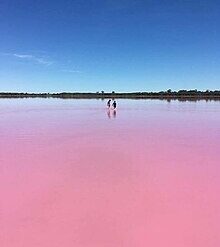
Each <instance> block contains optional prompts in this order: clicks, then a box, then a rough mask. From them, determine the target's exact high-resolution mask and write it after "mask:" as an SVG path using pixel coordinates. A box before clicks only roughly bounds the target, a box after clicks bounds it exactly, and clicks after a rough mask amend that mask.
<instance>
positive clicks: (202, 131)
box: [0, 99, 220, 247]
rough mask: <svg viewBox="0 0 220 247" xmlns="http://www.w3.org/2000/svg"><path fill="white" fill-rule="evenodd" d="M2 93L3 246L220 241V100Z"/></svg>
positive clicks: (211, 244)
mask: <svg viewBox="0 0 220 247" xmlns="http://www.w3.org/2000/svg"><path fill="white" fill-rule="evenodd" d="M118 104H119V108H118V109H117V112H116V113H114V112H113V111H110V112H108V111H107V109H106V108H105V105H106V101H101V100H61V99H60V100H59V99H58V100H57V99H56V100H54V99H49V100H48V99H16V100H14V99H11V100H6V99H4V100H0V195H1V202H0V229H1V231H0V245H1V247H38V246H39V247H61V246H62V247H146V246H152V247H164V246H168V247H217V246H220V235H219V231H220V210H219V209H220V196H219V195H220V102H205V101H200V102H178V101H171V102H167V101H158V100H153V101H151V100H119V101H118Z"/></svg>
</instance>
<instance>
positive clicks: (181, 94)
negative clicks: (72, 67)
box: [0, 89, 220, 100]
mask: <svg viewBox="0 0 220 247" xmlns="http://www.w3.org/2000/svg"><path fill="white" fill-rule="evenodd" d="M0 98H62V99H71V98H102V99H104V98H134V99H143V98H146V99H148V98H149V99H216V100H219V99H220V90H214V91H211V90H206V91H199V90H196V89H194V90H179V91H172V90H171V89H168V90H167V91H160V92H132V93H117V92H115V91H112V92H111V93H106V92H104V91H101V92H96V93H80V92H62V93H13V92H0Z"/></svg>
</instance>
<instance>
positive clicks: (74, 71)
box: [62, 69, 82, 73]
mask: <svg viewBox="0 0 220 247" xmlns="http://www.w3.org/2000/svg"><path fill="white" fill-rule="evenodd" d="M62 71H63V72H67V73H82V71H80V70H74V69H62Z"/></svg>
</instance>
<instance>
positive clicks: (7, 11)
mask: <svg viewBox="0 0 220 247" xmlns="http://www.w3.org/2000/svg"><path fill="white" fill-rule="evenodd" d="M219 13H220V2H219V1H217V0H216V1H214V0H209V1H208V0H194V1H193V0H175V1H171V0H158V1H156V0H87V1H86V0H84V1H83V0H35V1H33V0H12V1H8V0H1V2H0V91H23V92H63V91H83V92H86V91H101V90H104V91H112V90H115V91H116V92H119V91H120V92H125V91H159V90H166V89H168V88H171V89H173V90H179V89H195V88H197V89H201V90H203V89H219V88H220V32H219V31H220V15H219Z"/></svg>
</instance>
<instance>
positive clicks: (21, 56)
mask: <svg viewBox="0 0 220 247" xmlns="http://www.w3.org/2000/svg"><path fill="white" fill-rule="evenodd" d="M13 56H14V57H18V58H28V59H31V58H34V57H33V56H32V55H23V54H16V53H14V54H13Z"/></svg>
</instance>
